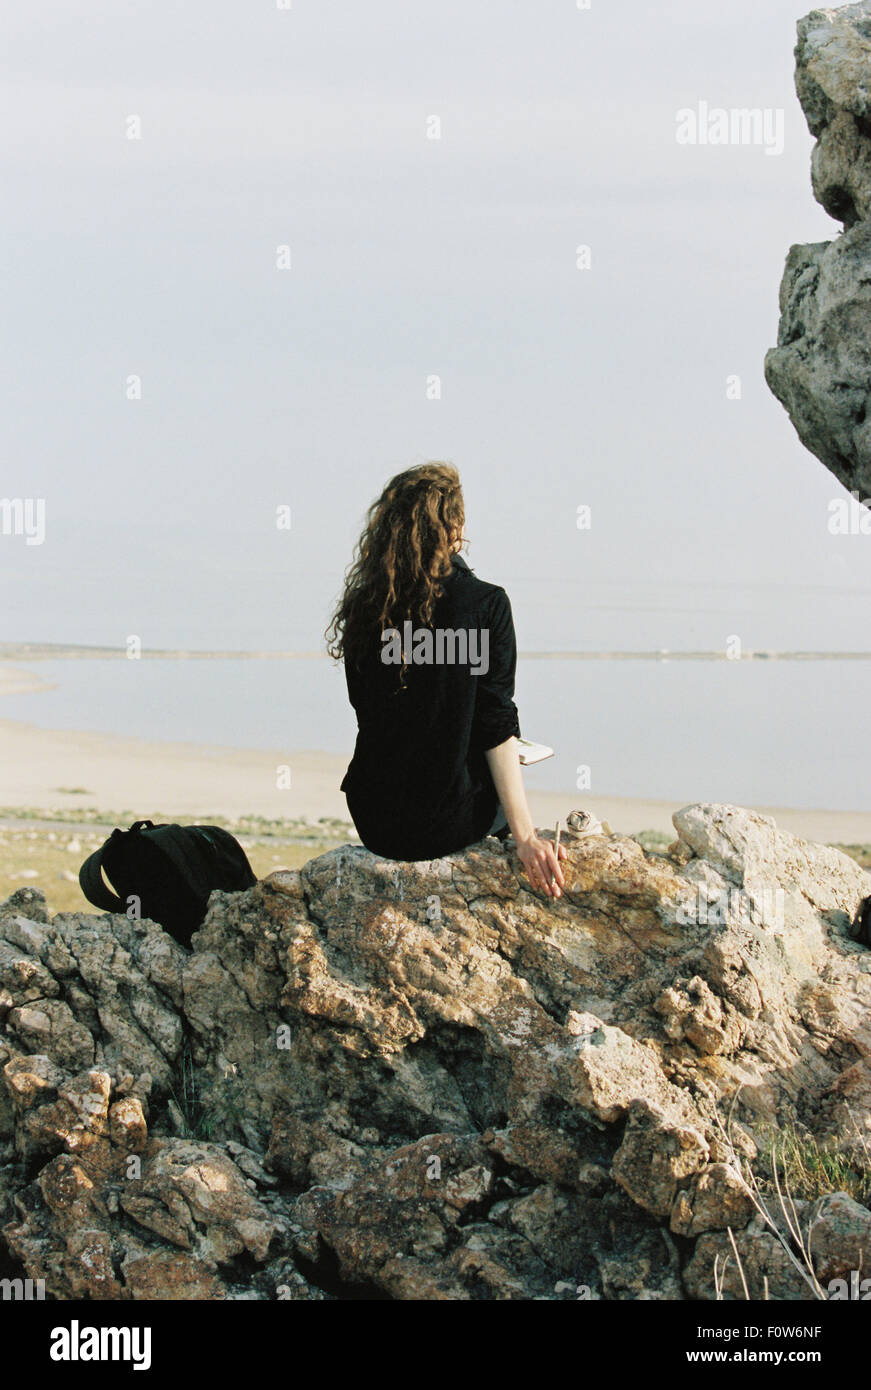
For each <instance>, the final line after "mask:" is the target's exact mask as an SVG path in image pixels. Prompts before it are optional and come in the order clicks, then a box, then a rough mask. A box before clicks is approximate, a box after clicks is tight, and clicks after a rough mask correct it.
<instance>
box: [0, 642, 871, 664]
mask: <svg viewBox="0 0 871 1390" xmlns="http://www.w3.org/2000/svg"><path fill="white" fill-rule="evenodd" d="M518 657H519V659H520V660H521V661H871V651H867V652H865V651H775V650H761V651H752V650H747V651H743V652H741V654H740V655H739V656H729V655H728V654H727V653H726V652H725V651H710V650H702V651H688V650H681V649H676V650H672V649H671V648H668V647H660V648H656V649H651V650H649V651H541V652H538V651H535V652H529V651H523V652H520V653H519V654H518ZM136 659H137V660H143V661H146V660H151V661H330V660H332V658H331V657H330V656H329V654H328V653H327V652H325V651H316V652H307V651H197V650H195V649H191V648H185V647H150V648H149V647H143V648H142V652H141V656H140V657H139V658H136ZM128 660H131V658H130V657H128V655H127V652H126V651H125V650H124V648H123V647H101V646H86V645H84V644H78V643H67V642H0V661H3V662H7V661H8V662H14V661H128Z"/></svg>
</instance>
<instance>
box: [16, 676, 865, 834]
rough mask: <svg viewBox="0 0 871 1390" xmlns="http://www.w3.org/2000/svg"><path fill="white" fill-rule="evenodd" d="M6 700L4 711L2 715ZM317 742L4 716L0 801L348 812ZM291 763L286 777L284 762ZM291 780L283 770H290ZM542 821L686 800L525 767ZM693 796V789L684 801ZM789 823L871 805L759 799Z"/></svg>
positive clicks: (853, 818)
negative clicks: (544, 777)
mask: <svg viewBox="0 0 871 1390" xmlns="http://www.w3.org/2000/svg"><path fill="white" fill-rule="evenodd" d="M47 686H48V682H47V681H45V680H44V679H43V678H42V677H40V675H39V674H38V671H34V670H33V668H31V667H29V666H25V665H21V666H15V665H9V664H0V701H2V696H3V695H4V694H7V693H13V692H14V693H16V694H19V693H23V692H25V691H28V690H32V691H38V690H42V689H45V688H46V687H47ZM2 712H3V710H2V703H0V715H2ZM350 751H351V750H350V749H349V750H348V754H347V755H336V754H331V753H323V752H316V751H314V752H313V751H300V752H298V753H293V754H290V755H288V753H287V751H286V750H284V751H281V752H278V751H274V750H270V749H264V750H262V751H260V750H251V749H234V748H224V747H211V746H205V745H199V744H190V743H158V742H151V741H149V740H145V739H138V738H119V737H116V736H114V735H109V734H98V733H90V732H76V731H71V730H48V729H42V728H38V727H37V726H36V725H33V724H27V723H22V722H19V721H12V720H3V719H2V718H0V767H2V769H3V771H2V778H0V806H3V807H9V808H25V807H26V808H34V810H37V811H39V812H42V813H43V814H44V813H46V812H48V811H51V810H57V809H63V810H64V811H65V812H67V813H68V812H69V811H70V810H71V809H75V808H82V809H84V808H90V809H94V808H97V809H100V810H105V811H107V812H112V811H122V810H131V811H132V812H134V813H135V815H137V816H141V817H147V816H152V817H153V816H155V815H157V814H160V815H164V816H165V815H173V816H179V817H183V818H192V817H196V816H200V817H207V816H209V815H223V816H227V817H234V816H242V815H258V816H264V817H270V818H282V819H309V820H313V821H317V820H319V819H320V818H321V817H337V818H340V819H347V818H348V811H347V806H346V804H345V798H344V795H343V793H342V792H341V791H340V790H339V784H340V782H341V780H342V777H343V775H344V771H345V768H346V767H347V764H348V759H349V757H350ZM283 767H289V768H290V779H289V780H290V786H289V787H288V786H280V785H279V773H278V770H279V768H283ZM284 780H286V778H285V779H284ZM526 780H527V788H528V794H529V803H530V809H531V810H532V814H533V818H534V820H535V821H536V824H538V825H540V826H553V824H554V822H555V821H556V820H557V819H558V818H559V819H562V820H565V817H566V816H567V814H568V813H569V811H572V810H573V809H575V807H578V806H583V807H585V808H586V809H588V810H591V811H593V812H594V814H596V815H597V816H599V817H600V819H602V820H608V821H609V822H610V824H611V826H612V828H613V829H614V830H617V831H621V832H623V833H625V834H635V833H636V832H638V831H640V830H658V831H661V832H665V833H668V832H670V831H671V829H672V822H671V817H672V813H673V812H674V811H675V810H677V809H678V808H679V806H680V805H681V804H687V803H686V802H684V803H681V802H675V801H656V800H636V799H632V798H621V797H608V796H595V795H588V794H585V793H581V792H577V791H575V790H574V789H572V788H570V787H569V788H567V789H566V791H565V793H560V792H551V791H547V792H543V791H537V790H536V789H535V785H534V781H535V770H534V769H530V770H529V771H528V772H527V774H526ZM692 799H693V798H692V796H689V797H688V798H687V802H689V801H691V800H692ZM756 809H758V810H760V811H763V812H764V813H765V814H767V815H772V816H773V817H774V819H775V820H776V821H777V824H778V825H779V826H781V827H782V828H783V829H784V830H789V831H792V832H793V833H794V834H797V835H801V836H803V837H804V838H806V839H812V840H820V841H823V842H828V843H831V842H836V843H840V844H857V843H859V844H865V843H868V842H869V841H871V812H863V811H855V812H853V811H831V810H825V809H819V810H796V809H790V808H784V807H768V806H760V807H757V808H756Z"/></svg>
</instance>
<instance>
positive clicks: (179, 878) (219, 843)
mask: <svg viewBox="0 0 871 1390" xmlns="http://www.w3.org/2000/svg"><path fill="white" fill-rule="evenodd" d="M101 870H104V871H105V873H106V876H107V878H108V879H109V880H110V882H111V883H112V884H113V885H114V887H115V888H116V889H117V893H113V892H112V891H111V889H109V888H107V887H106V884H105V882H104V880H103V875H102V872H101ZM256 882H257V879H256V877H255V874H254V871H253V869H252V868H251V865H250V864H249V863H248V858H247V856H246V854H245V851H244V850H243V848H242V846H241V845H240V844H239V841H238V840H236V839H234V838H233V836H232V835H231V834H230V832H229V831H228V830H222V829H221V827H220V826H218V825H154V824H153V822H152V821H150V820H137V821H134V822H133V824H132V825H131V827H130V829H129V830H113V831H112V834H111V835H110V836H109V838H108V840H106V842H105V844H103V845H102V846H101V847H100V849H98V850H96V851H95V853H94V854H92V855H91V856H90V858H88V859H86V860H85V862H84V864H83V865H82V867H81V868H80V869H79V883H80V884H81V888H82V892H83V893H84V895H85V897H86V898H87V899H88V902H91V903H93V904H94V906H95V907H102V908H105V910H106V911H107V912H121V913H125V914H126V913H127V909H128V906H130V903H129V899H130V898H131V897H133V898H137V899H138V904H137V911H136V916H137V917H149V918H150V919H151V921H152V922H159V923H160V925H161V926H162V927H164V928H165V930H166V931H168V932H169V934H170V936H174V937H175V939H176V941H178V942H179V943H180V944H181V945H182V946H190V942H191V935H192V933H193V932H195V931H196V929H197V927H199V926H201V925H202V921H203V918H204V917H205V915H206V908H207V907H208V903H209V894H210V893H211V892H213V890H214V889H215V888H221V889H223V890H224V892H225V893H241V892H242V891H243V890H244V889H245V888H253V886H254V884H255V883H256Z"/></svg>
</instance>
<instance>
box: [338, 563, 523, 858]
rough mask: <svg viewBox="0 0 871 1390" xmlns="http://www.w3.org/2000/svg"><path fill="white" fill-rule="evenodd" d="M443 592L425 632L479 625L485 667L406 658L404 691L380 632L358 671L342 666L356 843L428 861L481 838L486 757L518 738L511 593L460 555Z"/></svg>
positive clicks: (488, 809) (487, 791)
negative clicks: (350, 724) (350, 730)
mask: <svg viewBox="0 0 871 1390" xmlns="http://www.w3.org/2000/svg"><path fill="white" fill-rule="evenodd" d="M444 590H445V592H444V594H443V595H442V597H441V598H440V599H438V600H437V602H436V606H435V609H434V612H433V619H432V622H431V624H430V625H429V629H428V630H429V631H430V632H432V633H437V632H445V631H446V630H450V631H457V630H459V629H462V630H465V631H469V630H470V629H471V630H474V631H475V632H476V633H481V632H482V631H485V632H486V633H487V635H488V644H489V650H488V652H487V660H488V669H487V670H486V671H484V670H483V669H482V670H481V674H478V675H475V674H473V671H474V665H473V664H472V663H471V662H469V661H466V662H457V663H456V664H447V663H434V664H425V665H414V664H409V665H408V666H407V668H406V672H405V686H404V688H403V687H402V686H401V685H400V681H399V667H398V666H397V665H393V664H385V662H384V661H383V660H382V651H383V647H382V643H381V640H380V636H379V634H377V633H376V634H375V636H374V638H373V641H372V643H371V646H370V648H369V649H368V650H367V652H366V654H365V656H364V658H363V659H362V661H361V664H360V666H359V667H353V666H350V665H349V663H348V662H347V661H346V662H345V678H346V681H347V685H348V695H349V698H350V701H351V704H352V705H353V706H354V709H355V710H356V712H357V726H358V733H357V742H356V745H355V748H354V756H353V758H352V760H351V763H350V766H349V767H348V770H347V772H346V774H345V777H344V780H343V781H342V791H344V792H345V795H346V797H347V801H348V809H349V811H350V812H351V816H352V818H353V821H354V824H355V826H356V827H357V832H358V834H359V836H360V839H361V840H362V841H363V844H364V845H365V846H366V848H367V849H370V850H372V852H373V853H374V854H378V855H381V856H382V857H384V858H387V859H406V860H407V859H435V858H438V857H439V856H441V855H443V854H449V853H450V852H451V851H452V850H455V849H462V848H463V847H464V846H465V845H469V844H473V843H474V842H475V841H476V840H480V839H481V838H482V837H483V836H484V835H485V834H486V833H487V830H488V829H489V827H490V825H491V824H492V822H493V819H494V816H495V815H496V811H497V809H498V806H499V798H498V796H497V794H496V789H495V787H494V785H493V779H492V777H491V776H490V771H489V768H488V767H487V763H486V760H485V758H484V753H485V751H486V750H487V749H488V748H496V747H497V746H498V745H499V744H500V743H504V742H505V740H506V739H507V738H510V737H511V735H512V734H515V735H517V736H519V734H520V725H519V723H518V719H517V708H516V706H515V704H514V675H515V669H516V666H517V642H516V638H515V635H514V622H513V619H512V616H511V604H510V603H509V600H508V595H507V594H506V592H505V590H504V589H501V588H500V587H499V586H498V585H497V584H487V583H485V582H484V581H483V580H481V579H478V578H476V576H475V575H474V574H473V572H472V571H471V570H470V569H469V567H468V565H467V564H466V562H465V561H464V560H463V558H462V556H460V555H454V556H453V565H452V572H451V574H450V575H449V576H448V577H447V579H446V580H445V581H444ZM415 626H416V627H417V625H415ZM477 640H478V648H477V651H476V652H475V653H474V654H475V655H476V656H479V655H480V654H481V645H480V640H481V639H480V638H478V639H477ZM480 665H481V667H482V668H483V666H484V662H483V661H481V662H480Z"/></svg>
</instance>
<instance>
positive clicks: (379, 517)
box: [325, 463, 466, 664]
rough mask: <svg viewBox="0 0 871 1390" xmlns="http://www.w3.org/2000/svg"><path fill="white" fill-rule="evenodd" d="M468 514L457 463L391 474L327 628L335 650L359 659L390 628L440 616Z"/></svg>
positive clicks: (337, 657)
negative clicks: (456, 546)
mask: <svg viewBox="0 0 871 1390" xmlns="http://www.w3.org/2000/svg"><path fill="white" fill-rule="evenodd" d="M465 520H466V514H465V508H464V506H463V490H462V488H461V486H460V475H459V473H458V472H457V470H456V468H454V467H452V465H451V464H449V463H423V464H420V465H419V466H418V467H416V468H407V469H406V470H405V472H403V473H397V475H396V477H395V478H391V479H390V482H389V483H388V484H387V486H386V487H385V489H384V491H383V492H382V493H381V496H380V497H379V498H378V499H377V501H375V502H373V503H372V505H371V507H370V508H369V511H368V513H367V516H366V525H365V526H364V528H363V534H362V535H361V536H360V539H359V540H358V542H357V544H356V546H355V548H354V557H353V560H352V562H351V564H350V566H349V567H348V569H347V571H346V573H345V587H344V591H343V593H342V597H341V598H340V599H339V601H338V603H337V605H336V609H335V612H334V613H333V617H332V621H331V622H330V625H329V627H328V628H327V630H326V633H325V637H326V642H327V651H328V652H329V654H330V656H332V657H333V658H334V659H335V660H336V661H340V660H341V659H342V658H344V660H345V662H346V663H349V662H350V663H351V664H359V662H360V658H361V655H362V652H363V650H364V648H365V647H366V646H367V644H369V643H371V642H372V641H373V639H375V640H379V639H380V634H381V633H382V632H383V631H384V630H385V629H386V628H401V626H402V623H403V622H405V621H406V620H407V619H410V620H411V621H412V622H413V623H415V624H420V625H421V626H424V627H426V626H427V625H428V624H429V623H430V622H431V621H432V616H433V610H434V608H435V604H436V600H437V599H438V598H440V597H441V595H442V593H443V592H444V590H443V587H442V582H441V581H442V580H444V579H446V578H447V576H448V575H449V574H450V572H451V553H452V547H453V544H454V543H455V542H456V541H457V540H459V539H462V537H463V527H464V525H465Z"/></svg>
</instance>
